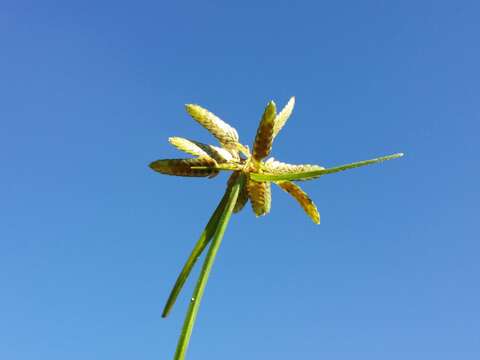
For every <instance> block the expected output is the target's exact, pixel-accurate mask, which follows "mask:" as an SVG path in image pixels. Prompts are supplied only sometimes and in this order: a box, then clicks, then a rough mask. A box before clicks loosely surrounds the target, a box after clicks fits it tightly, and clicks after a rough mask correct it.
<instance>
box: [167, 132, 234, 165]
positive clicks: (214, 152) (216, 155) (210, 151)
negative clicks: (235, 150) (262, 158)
mask: <svg viewBox="0 0 480 360" xmlns="http://www.w3.org/2000/svg"><path fill="white" fill-rule="evenodd" d="M168 141H169V142H170V144H172V145H173V146H175V147H176V148H177V149H179V150H181V151H184V152H186V153H187V154H190V155H195V156H199V157H207V158H208V157H210V158H212V159H213V160H215V161H216V162H218V163H226V162H230V161H233V160H234V157H233V156H232V154H231V153H230V152H229V151H227V150H225V149H223V148H220V147H218V146H213V145H208V144H203V143H201V142H198V141H195V140H189V139H184V138H181V137H171V138H169V139H168Z"/></svg>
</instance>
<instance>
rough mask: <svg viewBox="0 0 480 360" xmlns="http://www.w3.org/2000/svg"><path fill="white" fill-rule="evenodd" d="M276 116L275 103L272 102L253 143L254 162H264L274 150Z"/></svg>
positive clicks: (265, 112)
mask: <svg viewBox="0 0 480 360" xmlns="http://www.w3.org/2000/svg"><path fill="white" fill-rule="evenodd" d="M276 114H277V109H276V106H275V103H274V102H273V101H270V102H269V103H268V105H267V107H266V108H265V111H264V113H263V116H262V120H261V121H260V125H258V129H257V135H256V136H255V142H254V143H253V153H252V157H253V159H254V160H257V161H260V160H262V159H263V158H265V157H267V156H268V154H270V151H271V150H272V142H273V126H274V124H275V122H274V121H275V116H276Z"/></svg>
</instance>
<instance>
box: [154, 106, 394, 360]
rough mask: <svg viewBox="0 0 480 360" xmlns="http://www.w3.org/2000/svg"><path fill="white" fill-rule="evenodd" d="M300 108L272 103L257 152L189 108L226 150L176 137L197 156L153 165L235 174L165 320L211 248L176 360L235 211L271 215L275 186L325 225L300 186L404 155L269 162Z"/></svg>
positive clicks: (179, 172)
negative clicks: (324, 162)
mask: <svg viewBox="0 0 480 360" xmlns="http://www.w3.org/2000/svg"><path fill="white" fill-rule="evenodd" d="M294 105H295V98H294V97H292V98H291V99H290V100H289V101H288V102H287V104H286V105H285V107H284V108H283V109H282V110H281V111H280V112H278V113H277V109H276V105H275V103H274V102H273V101H270V102H269V103H268V104H267V106H266V108H265V111H264V112H263V115H262V117H261V120H260V124H259V126H258V130H257V134H256V136H255V140H254V142H253V145H252V149H250V148H249V147H248V146H246V145H243V144H241V143H240V139H239V136H238V133H237V131H236V130H235V129H234V128H233V127H232V126H230V125H228V124H227V123H226V122H225V121H223V120H222V119H220V118H219V117H217V116H216V115H214V114H213V113H211V112H210V111H208V110H206V109H204V108H202V107H201V106H199V105H195V104H187V105H186V110H187V112H188V113H189V114H190V115H191V116H192V117H193V119H195V120H196V121H197V122H198V123H199V124H200V125H202V126H203V127H205V128H206V129H207V130H208V131H209V132H210V133H211V134H212V135H213V136H214V137H215V138H216V139H217V140H218V142H219V145H220V146H214V145H207V144H202V143H200V142H198V141H194V140H189V139H185V138H181V137H171V138H169V142H170V143H171V144H172V145H173V146H175V147H176V148H178V149H179V150H181V151H184V152H186V153H187V154H190V155H192V156H193V157H191V158H187V159H165V160H157V161H154V162H152V163H151V164H150V167H151V168H152V169H153V170H155V171H157V172H159V173H162V174H167V175H176V176H189V177H207V178H212V177H214V176H216V175H217V174H218V173H219V172H220V171H230V172H232V174H231V175H230V177H229V179H228V181H227V186H226V191H225V193H224V195H223V197H222V199H221V200H220V203H219V204H218V206H217V208H216V209H215V211H214V212H213V214H212V216H211V218H210V220H209V221H208V223H207V225H206V226H205V228H204V230H203V232H202V234H201V235H200V238H199V239H198V241H197V243H196V244H195V246H194V248H193V250H192V252H191V253H190V256H189V257H188V259H187V261H186V262H185V264H184V266H183V268H182V270H181V272H180V274H179V275H178V277H177V280H176V282H175V284H174V286H173V289H172V291H171V293H170V296H169V297H168V300H167V302H166V304H165V307H164V309H163V313H162V317H167V316H168V314H169V313H170V311H171V309H172V307H173V305H174V303H175V301H176V299H177V297H178V295H179V293H180V291H181V289H182V287H183V285H184V284H185V281H186V280H187V278H188V276H189V275H190V273H191V271H192V269H193V267H194V265H195V263H196V262H197V260H198V258H199V257H200V255H201V254H202V253H203V251H204V250H206V249H207V247H208V252H207V254H206V257H205V260H204V263H203V266H202V269H201V271H200V275H199V277H198V280H197V284H196V286H195V289H194V291H193V295H192V297H191V300H190V303H189V306H188V310H187V315H186V318H185V321H184V324H183V328H182V330H181V334H180V338H179V340H178V344H177V349H176V352H175V356H174V360H183V359H184V358H185V354H186V351H187V347H188V344H189V340H190V337H191V334H192V330H193V326H194V323H195V319H196V316H197V313H198V309H199V307H200V302H201V299H202V295H203V292H204V290H205V286H206V284H207V280H208V277H209V274H210V272H211V270H212V266H213V263H214V261H215V256H216V255H217V252H218V249H219V247H220V244H221V242H222V239H223V235H224V233H225V229H226V227H227V225H228V222H229V220H230V217H231V215H232V213H238V212H239V211H240V210H242V209H243V207H244V206H245V204H246V203H247V202H248V201H250V203H251V205H252V209H253V212H254V213H255V215H256V216H263V215H266V214H268V213H269V212H270V206H271V184H272V183H273V184H275V185H277V186H279V187H280V188H281V189H282V190H284V191H285V192H287V193H288V194H290V195H291V196H292V197H293V198H294V199H295V200H296V201H297V202H298V203H299V204H300V206H301V207H302V209H303V210H304V211H305V213H306V214H307V215H308V216H309V217H310V219H311V220H312V221H313V222H314V223H315V224H319V223H320V214H319V212H318V210H317V207H316V206H315V204H314V202H313V201H312V200H311V199H310V197H309V196H308V195H307V194H306V193H305V192H304V191H303V190H302V189H301V187H300V186H299V185H298V184H297V182H299V181H304V180H312V179H316V178H318V177H320V176H323V175H327V174H332V173H336V172H339V171H344V170H348V169H353V168H356V167H361V166H365V165H369V164H375V163H379V162H382V161H385V160H391V159H396V158H399V157H401V156H403V154H402V153H397V154H393V155H388V156H382V157H378V158H375V159H371V160H364V161H359V162H354V163H351V164H346V165H341V166H337V167H332V168H324V167H322V166H319V165H310V164H300V165H298V164H288V163H284V162H280V161H278V160H275V159H274V158H269V159H267V160H265V159H266V158H267V157H268V156H269V154H270V152H271V149H272V144H273V141H274V139H275V138H276V136H277V135H278V133H279V132H280V130H281V129H282V128H283V126H284V125H285V123H286V122H287V120H288V119H289V117H290V115H291V114H292V111H293V107H294Z"/></svg>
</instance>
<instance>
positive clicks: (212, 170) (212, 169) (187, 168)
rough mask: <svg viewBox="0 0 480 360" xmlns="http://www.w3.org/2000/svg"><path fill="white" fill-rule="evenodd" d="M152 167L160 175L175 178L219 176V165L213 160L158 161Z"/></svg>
mask: <svg viewBox="0 0 480 360" xmlns="http://www.w3.org/2000/svg"><path fill="white" fill-rule="evenodd" d="M150 167H151V168H152V169H153V170H155V171H157V172H159V173H162V174H166V175H175V176H194V177H207V176H208V177H213V176H215V175H217V174H218V170H217V169H216V167H217V163H216V161H215V160H213V159H211V158H196V159H165V160H157V161H154V162H152V163H151V164H150ZM197 167H201V168H197Z"/></svg>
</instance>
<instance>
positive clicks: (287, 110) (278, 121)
mask: <svg viewBox="0 0 480 360" xmlns="http://www.w3.org/2000/svg"><path fill="white" fill-rule="evenodd" d="M294 106H295V96H292V97H291V98H290V100H288V102H287V105H285V107H284V108H283V109H282V111H280V112H279V113H278V115H277V116H276V117H275V125H274V126H273V138H275V137H276V136H277V135H278V133H279V132H280V130H282V128H283V126H284V125H285V123H286V122H287V120H288V118H289V117H290V115H291V114H292V111H293V107H294Z"/></svg>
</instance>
